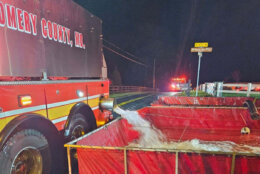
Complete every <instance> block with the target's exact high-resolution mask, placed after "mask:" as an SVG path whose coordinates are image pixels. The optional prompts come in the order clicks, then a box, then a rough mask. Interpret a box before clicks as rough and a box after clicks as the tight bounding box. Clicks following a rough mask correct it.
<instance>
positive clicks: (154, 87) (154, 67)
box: [153, 59, 155, 89]
mask: <svg viewBox="0 0 260 174" xmlns="http://www.w3.org/2000/svg"><path fill="white" fill-rule="evenodd" d="M153 89H155V59H153Z"/></svg>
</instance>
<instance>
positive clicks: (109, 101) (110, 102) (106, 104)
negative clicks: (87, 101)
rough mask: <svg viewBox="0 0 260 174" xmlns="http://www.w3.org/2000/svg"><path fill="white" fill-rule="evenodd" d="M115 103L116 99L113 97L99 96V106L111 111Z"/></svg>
mask: <svg viewBox="0 0 260 174" xmlns="http://www.w3.org/2000/svg"><path fill="white" fill-rule="evenodd" d="M115 105H116V101H115V99H114V98H101V99H100V108H101V109H103V110H104V109H105V110H109V111H112V110H113V109H114V107H115Z"/></svg>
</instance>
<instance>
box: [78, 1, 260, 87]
mask: <svg viewBox="0 0 260 174" xmlns="http://www.w3.org/2000/svg"><path fill="white" fill-rule="evenodd" d="M76 2H78V3H79V4H81V5H83V6H84V7H85V8H86V9H87V10H89V11H90V12H91V13H93V14H94V15H96V16H98V17H99V18H101V19H102V20H103V34H104V39H106V40H108V41H110V42H112V43H114V44H116V45H117V46H119V47H120V48H122V49H124V50H126V51H128V52H130V53H133V54H134V55H136V56H137V57H139V58H140V59H139V61H141V62H144V63H145V64H147V65H149V67H148V68H145V67H143V66H140V65H137V64H134V63H131V62H128V61H126V60H124V59H122V58H121V57H120V56H118V55H115V54H114V53H111V52H109V51H107V50H105V51H104V53H105V57H106V60H107V64H108V68H109V75H111V72H112V71H113V70H114V68H115V67H117V68H118V70H119V71H120V74H121V76H122V81H123V84H124V85H146V86H147V85H150V86H151V82H152V64H153V59H154V58H156V65H157V66H156V67H157V68H156V77H157V84H158V86H160V87H162V86H165V85H166V84H167V82H168V81H169V79H170V77H172V76H177V75H182V74H186V75H188V76H189V75H190V77H191V78H192V81H193V84H195V81H196V74H197V63H198V56H197V54H195V53H190V48H191V47H193V45H194V42H198V41H206V42H209V46H211V47H213V53H205V54H204V55H203V58H202V64H201V73H200V82H201V83H202V82H210V81H225V82H234V81H245V82H247V81H255V82H256V81H258V82H259V81H260V56H259V55H260V48H259V45H260V44H259V41H260V10H259V9H260V1H259V0H215V1H213V0H76ZM104 44H106V43H104ZM106 45H107V46H109V45H108V44H106ZM111 48H112V47H111Z"/></svg>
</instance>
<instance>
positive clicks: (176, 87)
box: [170, 76, 189, 91]
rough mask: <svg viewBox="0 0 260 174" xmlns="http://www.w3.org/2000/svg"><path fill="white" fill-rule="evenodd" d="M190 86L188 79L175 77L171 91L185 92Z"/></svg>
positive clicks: (172, 80) (171, 83)
mask: <svg viewBox="0 0 260 174" xmlns="http://www.w3.org/2000/svg"><path fill="white" fill-rule="evenodd" d="M188 87H189V84H188V82H187V79H186V77H184V76H182V77H175V78H172V79H171V82H170V91H185V90H188Z"/></svg>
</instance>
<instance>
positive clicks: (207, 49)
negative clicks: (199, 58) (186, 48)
mask: <svg viewBox="0 0 260 174" xmlns="http://www.w3.org/2000/svg"><path fill="white" fill-rule="evenodd" d="M190 51H191V52H192V53H194V52H201V53H202V52H207V53H211V52H212V47H207V48H191V50H190Z"/></svg>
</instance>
